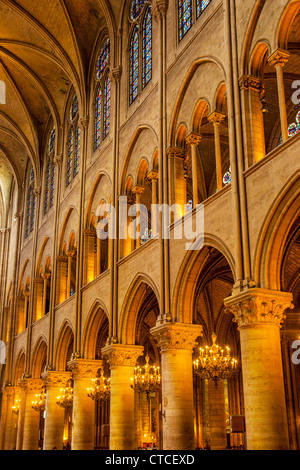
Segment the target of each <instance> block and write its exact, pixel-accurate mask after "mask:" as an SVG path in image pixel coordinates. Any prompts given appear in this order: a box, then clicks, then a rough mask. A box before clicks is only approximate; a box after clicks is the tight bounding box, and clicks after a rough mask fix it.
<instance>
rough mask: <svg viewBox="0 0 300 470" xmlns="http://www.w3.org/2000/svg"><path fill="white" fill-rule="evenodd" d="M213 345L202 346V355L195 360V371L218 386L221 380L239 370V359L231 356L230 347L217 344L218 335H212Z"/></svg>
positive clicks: (228, 377)
mask: <svg viewBox="0 0 300 470" xmlns="http://www.w3.org/2000/svg"><path fill="white" fill-rule="evenodd" d="M212 340H213V344H212V346H210V347H209V346H206V348H205V349H202V348H200V357H199V359H197V360H196V361H194V371H195V373H196V374H197V375H199V376H200V377H201V378H202V379H207V380H213V381H214V382H215V386H216V387H218V382H219V381H220V380H226V379H227V380H228V379H230V377H232V375H233V374H235V373H236V372H238V365H237V360H236V359H234V358H232V357H231V354H230V348H229V347H228V346H226V348H225V349H222V348H221V347H220V346H218V345H217V344H216V341H217V335H216V334H215V333H214V334H213V335H212Z"/></svg>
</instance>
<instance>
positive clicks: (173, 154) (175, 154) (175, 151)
mask: <svg viewBox="0 0 300 470" xmlns="http://www.w3.org/2000/svg"><path fill="white" fill-rule="evenodd" d="M167 155H168V157H169V158H179V159H181V160H184V158H185V152H184V150H182V149H180V148H178V147H169V148H168V150H167Z"/></svg>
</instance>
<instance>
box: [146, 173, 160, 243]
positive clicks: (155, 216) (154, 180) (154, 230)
mask: <svg viewBox="0 0 300 470" xmlns="http://www.w3.org/2000/svg"><path fill="white" fill-rule="evenodd" d="M147 177H148V179H149V180H150V181H151V183H152V209H151V218H152V227H151V229H152V233H153V236H154V237H155V236H156V235H157V234H158V231H159V230H158V199H157V189H158V177H159V176H158V172H157V171H151V172H150V173H148V175H147Z"/></svg>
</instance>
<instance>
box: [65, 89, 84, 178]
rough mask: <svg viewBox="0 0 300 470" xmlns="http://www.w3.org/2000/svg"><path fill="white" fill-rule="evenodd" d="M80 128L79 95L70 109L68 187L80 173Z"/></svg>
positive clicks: (75, 96) (75, 97)
mask: <svg viewBox="0 0 300 470" xmlns="http://www.w3.org/2000/svg"><path fill="white" fill-rule="evenodd" d="M80 134H81V132H80V127H79V106H78V98H77V95H76V94H75V95H74V98H73V100H72V104H71V108H70V123H69V137H68V159H67V186H69V185H70V184H71V182H72V180H73V179H74V178H75V177H76V176H77V175H78V173H79V165H80Z"/></svg>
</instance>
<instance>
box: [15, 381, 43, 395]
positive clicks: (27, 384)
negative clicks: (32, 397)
mask: <svg viewBox="0 0 300 470" xmlns="http://www.w3.org/2000/svg"><path fill="white" fill-rule="evenodd" d="M43 385H44V384H43V381H42V379H31V378H28V379H22V380H21V381H20V386H21V388H23V389H24V390H25V391H26V392H31V393H39V392H40V390H41V389H42V388H43Z"/></svg>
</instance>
